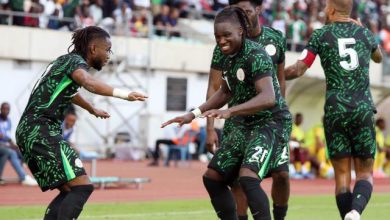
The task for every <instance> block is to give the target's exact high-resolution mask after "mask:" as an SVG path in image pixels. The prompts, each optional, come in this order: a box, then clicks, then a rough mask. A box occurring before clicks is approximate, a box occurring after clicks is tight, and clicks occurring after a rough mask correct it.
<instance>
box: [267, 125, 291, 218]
mask: <svg viewBox="0 0 390 220" xmlns="http://www.w3.org/2000/svg"><path fill="white" fill-rule="evenodd" d="M278 124H282V126H281V127H280V128H279V129H280V130H281V132H277V134H280V135H277V136H276V138H277V141H276V143H275V146H274V147H275V155H274V157H273V159H274V161H272V162H271V165H272V170H271V171H270V172H271V176H272V189H271V196H272V200H273V216H274V220H284V219H285V218H286V215H287V210H288V200H289V197H290V178H289V162H290V148H289V145H288V142H289V140H290V135H291V128H292V120H291V118H286V119H284V120H283V121H282V123H278Z"/></svg>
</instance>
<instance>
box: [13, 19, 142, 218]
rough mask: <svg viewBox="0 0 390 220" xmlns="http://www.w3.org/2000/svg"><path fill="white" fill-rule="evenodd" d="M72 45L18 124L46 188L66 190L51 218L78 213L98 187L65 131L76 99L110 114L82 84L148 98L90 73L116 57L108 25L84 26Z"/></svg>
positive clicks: (96, 112) (49, 214) (33, 167)
mask: <svg viewBox="0 0 390 220" xmlns="http://www.w3.org/2000/svg"><path fill="white" fill-rule="evenodd" d="M72 45H73V46H74V49H73V50H72V51H71V52H70V53H68V54H66V55H63V56H60V57H59V58H57V59H56V60H55V61H53V62H52V63H50V64H49V66H48V67H47V69H46V71H45V73H44V74H43V75H42V77H41V78H40V79H39V81H38V82H37V83H36V85H35V87H34V89H33V91H32V93H31V96H30V98H29V101H28V104H27V107H26V109H25V110H24V113H23V115H22V117H21V119H20V122H19V125H18V127H17V130H16V140H17V144H18V146H19V147H20V150H21V152H22V154H23V158H24V160H25V162H26V163H27V164H28V166H29V168H30V170H31V172H32V173H33V175H34V177H35V178H36V180H37V182H38V184H39V186H40V187H41V189H42V191H46V190H48V189H55V188H57V189H59V190H60V193H59V194H58V196H57V197H55V198H54V200H53V201H52V202H51V203H50V204H49V206H48V208H47V210H46V212H45V216H44V219H45V220H54V219H56V220H57V219H61V220H71V219H77V217H78V216H79V215H80V213H81V211H82V208H83V206H84V204H85V203H86V201H87V200H88V198H89V196H90V195H91V193H92V191H93V186H92V184H91V182H90V181H89V178H88V176H87V175H86V173H85V170H84V168H83V166H82V163H81V160H80V159H79V158H78V156H77V154H76V152H75V151H74V150H73V148H71V147H70V146H69V144H68V142H66V141H65V140H64V139H63V137H62V130H61V123H62V121H63V120H64V114H65V110H66V109H67V108H68V107H69V106H70V105H71V103H74V104H76V105H79V106H80V107H82V108H84V109H86V110H87V111H89V112H90V113H91V114H93V115H95V116H96V117H101V118H108V117H110V115H109V114H108V113H107V112H105V111H102V110H99V109H96V108H94V107H93V106H92V105H91V104H90V103H88V102H87V101H86V100H84V99H83V98H82V97H81V96H80V95H79V94H78V93H77V91H78V89H79V88H80V87H84V88H85V89H87V90H88V91H90V92H92V93H95V94H99V95H104V96H114V97H118V98H122V99H125V100H128V101H137V100H139V101H144V100H145V99H146V98H147V97H146V96H144V95H141V94H139V93H136V92H132V93H129V92H127V91H124V90H121V89H116V88H112V87H110V86H108V85H106V84H105V83H103V82H101V81H99V80H97V79H95V78H93V77H92V75H90V74H89V73H88V69H89V68H90V67H93V68H95V69H97V70H101V69H102V67H103V66H104V65H105V64H107V62H108V60H109V58H110V53H111V40H110V36H109V34H108V33H107V32H106V31H104V30H103V29H101V28H99V27H95V26H90V27H86V28H83V29H79V30H77V31H76V32H75V33H74V34H73V37H72ZM72 45H71V46H72Z"/></svg>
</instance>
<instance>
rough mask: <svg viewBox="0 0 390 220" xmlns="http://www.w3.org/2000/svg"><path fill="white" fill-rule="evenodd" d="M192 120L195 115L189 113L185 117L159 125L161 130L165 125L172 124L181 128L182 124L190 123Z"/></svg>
mask: <svg viewBox="0 0 390 220" xmlns="http://www.w3.org/2000/svg"><path fill="white" fill-rule="evenodd" d="M194 118H195V115H194V114H192V113H191V112H189V113H187V114H185V115H182V116H178V117H176V118H173V119H171V120H169V121H166V122H164V123H163V124H161V128H163V127H165V126H167V125H170V124H172V123H178V124H179V126H182V125H184V124H188V123H190V122H191V121H192V120H194Z"/></svg>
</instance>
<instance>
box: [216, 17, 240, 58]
mask: <svg viewBox="0 0 390 220" xmlns="http://www.w3.org/2000/svg"><path fill="white" fill-rule="evenodd" d="M242 34H243V31H242V28H241V26H239V25H238V24H235V23H230V22H220V23H216V24H215V25H214V35H215V40H216V42H217V45H218V46H219V47H220V48H221V51H222V53H223V54H224V55H233V54H235V53H237V52H238V51H239V50H240V48H241V43H242Z"/></svg>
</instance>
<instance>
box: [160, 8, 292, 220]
mask: <svg viewBox="0 0 390 220" xmlns="http://www.w3.org/2000/svg"><path fill="white" fill-rule="evenodd" d="M250 28H251V27H250V24H249V21H248V18H247V17H246V15H245V12H244V11H243V10H242V9H240V8H238V7H227V8H225V9H224V10H222V11H221V12H220V13H219V14H218V15H217V17H216V19H215V23H214V32H215V38H216V41H217V44H218V46H219V47H220V48H221V52H222V53H223V54H224V55H226V56H227V58H226V59H225V61H224V63H223V70H222V71H223V79H224V80H223V81H222V84H221V88H220V89H219V90H218V91H217V92H216V93H215V94H214V95H213V96H212V97H211V98H210V99H208V100H207V101H206V102H205V103H204V104H202V105H201V106H200V107H199V108H197V109H195V110H194V111H192V112H190V113H187V114H185V115H183V116H179V117H176V118H174V119H171V120H169V121H167V122H165V123H164V124H162V127H164V126H167V125H168V124H171V123H179V125H183V124H185V123H189V122H191V121H192V120H193V119H194V118H195V117H198V116H200V115H203V116H206V117H213V118H224V119H226V122H225V127H224V131H223V132H224V138H223V140H222V144H221V147H220V148H219V149H218V150H217V152H216V153H215V156H214V157H213V159H212V160H211V162H210V163H209V165H208V170H207V171H206V173H205V174H204V176H203V183H204V185H205V187H206V189H207V191H208V193H209V195H210V198H211V203H212V205H213V207H214V209H215V211H216V213H217V215H218V217H219V218H221V219H223V220H231V219H234V220H236V219H237V213H236V204H235V202H234V199H233V197H232V194H231V192H230V190H229V188H228V185H230V184H231V183H232V182H233V181H234V180H236V178H237V176H238V175H239V176H240V178H239V183H240V185H241V187H242V189H243V191H244V193H245V195H246V197H247V200H248V204H249V207H250V210H251V212H252V216H253V218H254V219H255V220H258V219H271V215H270V211H269V203H268V198H267V195H266V194H265V192H264V191H263V189H262V188H261V187H260V182H261V180H262V179H263V178H264V177H265V175H266V174H267V173H268V171H269V169H270V167H271V164H270V163H271V161H273V156H274V154H275V152H274V151H275V149H276V145H277V143H279V142H280V140H281V139H283V135H282V134H283V127H282V126H281V125H280V124H282V119H283V118H284V116H285V115H289V112H288V109H287V107H286V106H285V103H284V100H283V99H282V97H281V95H280V89H279V85H278V83H277V77H276V76H275V74H274V70H273V64H272V60H271V58H270V57H269V56H268V54H267V53H266V52H265V51H264V50H263V49H261V47H260V46H259V45H258V44H257V43H255V42H253V41H250V40H248V39H246V37H248V33H250V32H251V30H250ZM248 29H249V31H248ZM226 103H229V108H228V109H226V110H217V109H219V108H221V107H222V106H224V105H225V104H226ZM202 112H204V113H203V114H202Z"/></svg>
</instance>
